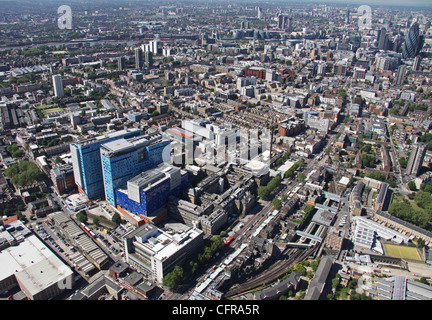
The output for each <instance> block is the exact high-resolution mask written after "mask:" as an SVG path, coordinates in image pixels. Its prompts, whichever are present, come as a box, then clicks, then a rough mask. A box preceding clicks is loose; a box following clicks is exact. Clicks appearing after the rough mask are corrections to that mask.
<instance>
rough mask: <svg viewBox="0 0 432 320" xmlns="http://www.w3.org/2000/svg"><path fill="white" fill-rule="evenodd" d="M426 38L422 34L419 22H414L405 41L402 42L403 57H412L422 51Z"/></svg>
mask: <svg viewBox="0 0 432 320" xmlns="http://www.w3.org/2000/svg"><path fill="white" fill-rule="evenodd" d="M423 43H424V39H423V36H422V35H420V28H419V25H418V23H417V22H414V23H413V24H412V26H411V28H410V29H409V31H408V33H407V35H406V37H405V41H404V43H403V44H402V58H404V59H412V58H414V57H415V56H417V55H418V54H419V53H420V50H421V49H422V47H423Z"/></svg>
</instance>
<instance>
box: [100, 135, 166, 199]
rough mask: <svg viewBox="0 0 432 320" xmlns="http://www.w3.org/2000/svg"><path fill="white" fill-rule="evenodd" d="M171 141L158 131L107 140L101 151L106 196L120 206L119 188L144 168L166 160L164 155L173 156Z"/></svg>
mask: <svg viewBox="0 0 432 320" xmlns="http://www.w3.org/2000/svg"><path fill="white" fill-rule="evenodd" d="M170 142H171V141H170V140H167V139H164V138H163V137H162V135H161V134H160V133H159V132H158V131H156V132H152V133H149V134H146V135H142V136H139V137H134V138H130V139H125V138H121V139H117V140H113V141H110V142H108V143H105V144H103V145H102V146H101V148H100V154H101V159H102V170H103V178H104V188H105V198H106V200H107V201H108V202H109V203H111V204H112V205H113V206H116V205H117V202H116V193H115V189H116V188H119V187H121V186H123V185H125V184H126V183H127V182H128V181H129V180H130V179H132V178H133V177H134V176H136V175H137V174H139V173H141V172H142V171H145V170H147V169H150V168H154V167H156V166H157V165H158V164H160V163H162V162H163V157H164V155H165V156H166V157H167V159H170V151H171V150H170V148H169V144H170Z"/></svg>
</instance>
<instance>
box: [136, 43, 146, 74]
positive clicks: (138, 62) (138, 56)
mask: <svg viewBox="0 0 432 320" xmlns="http://www.w3.org/2000/svg"><path fill="white" fill-rule="evenodd" d="M143 63H144V60H143V51H142V50H141V48H139V47H138V48H135V68H137V69H141V68H142V67H143Z"/></svg>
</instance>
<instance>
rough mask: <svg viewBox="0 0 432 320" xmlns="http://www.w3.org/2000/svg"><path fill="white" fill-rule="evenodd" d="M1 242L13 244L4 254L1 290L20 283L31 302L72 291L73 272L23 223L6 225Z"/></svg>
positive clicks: (0, 270)
mask: <svg viewBox="0 0 432 320" xmlns="http://www.w3.org/2000/svg"><path fill="white" fill-rule="evenodd" d="M3 240H5V241H3ZM0 241H1V243H3V244H5V243H4V242H6V243H9V245H6V246H2V247H3V249H2V250H1V251H0V261H1V268H0V290H1V291H3V290H9V289H11V288H13V287H15V286H16V285H17V284H18V285H19V287H20V289H21V290H22V292H24V293H25V295H26V296H27V298H28V299H30V300H47V299H50V298H53V297H56V296H57V295H59V294H61V293H62V292H63V291H64V290H65V289H70V288H72V286H73V284H74V281H75V280H74V276H73V271H72V270H71V269H70V268H69V267H68V266H67V265H66V264H65V263H63V261H61V260H60V259H59V258H58V257H57V256H56V255H55V254H54V253H53V252H52V251H51V250H50V249H49V248H48V247H47V246H46V245H45V244H44V243H43V242H42V241H41V240H40V239H39V238H38V237H37V236H35V235H33V234H32V233H31V231H30V230H29V229H27V227H26V226H24V224H23V223H22V222H21V221H19V220H16V221H14V222H11V223H9V224H7V225H6V226H4V227H3V226H2V231H1V232H0ZM69 286H70V287H69ZM67 287H69V288H67Z"/></svg>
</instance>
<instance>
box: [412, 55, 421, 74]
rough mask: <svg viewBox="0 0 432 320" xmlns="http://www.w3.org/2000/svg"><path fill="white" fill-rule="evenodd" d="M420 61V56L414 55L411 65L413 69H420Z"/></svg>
mask: <svg viewBox="0 0 432 320" xmlns="http://www.w3.org/2000/svg"><path fill="white" fill-rule="evenodd" d="M420 62H421V56H416V57H415V58H414V62H413V67H412V69H413V70H414V71H419V70H420Z"/></svg>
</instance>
